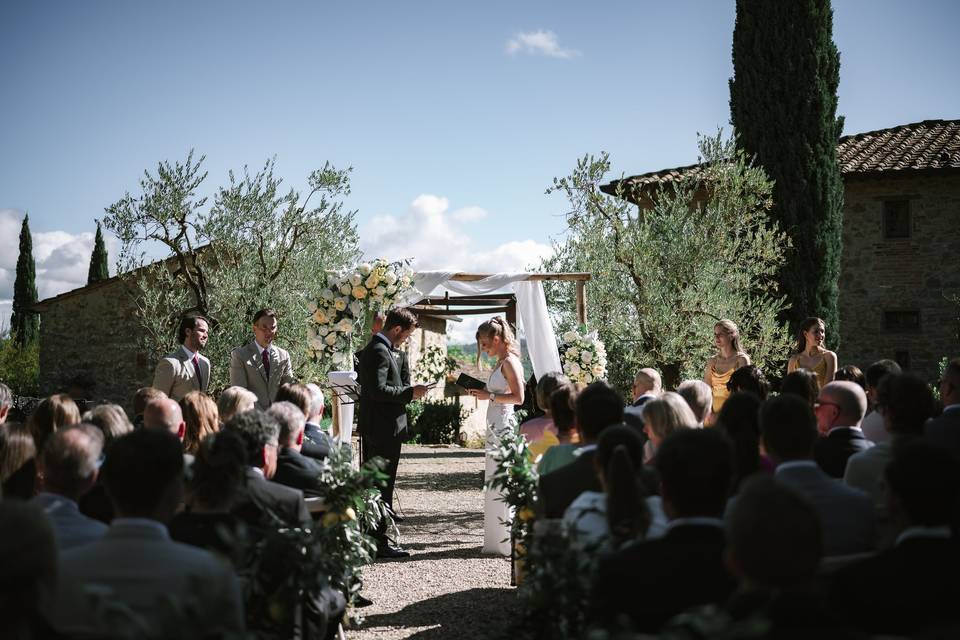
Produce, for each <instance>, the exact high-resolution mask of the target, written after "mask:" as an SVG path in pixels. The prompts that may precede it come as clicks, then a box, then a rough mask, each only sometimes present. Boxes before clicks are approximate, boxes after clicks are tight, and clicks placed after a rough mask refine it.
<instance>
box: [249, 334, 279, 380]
mask: <svg viewBox="0 0 960 640" xmlns="http://www.w3.org/2000/svg"><path fill="white" fill-rule="evenodd" d="M272 348H273V345H270V347H269V349H271V350H272ZM249 349H250V361H251V362H253V366H254V368H255V369H256V370H257V373H259V374H260V378H261V379H262V380H263V384H265V385H269V384H270V381H269V380H268V379H267V372H266V370H265V369H264V368H263V358H261V357H260V348H259V347H258V346H257V341H256V340H254V341H253V342H251V343H250V347H249ZM270 355H271V356H272V355H273V354H272V353H271V354H270ZM270 364H271V365H272V364H273V357H270Z"/></svg>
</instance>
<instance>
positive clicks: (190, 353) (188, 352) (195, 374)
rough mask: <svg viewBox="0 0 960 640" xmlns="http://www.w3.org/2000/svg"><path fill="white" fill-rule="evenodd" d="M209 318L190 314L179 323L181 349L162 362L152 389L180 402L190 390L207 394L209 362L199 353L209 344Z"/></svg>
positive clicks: (178, 334) (154, 378)
mask: <svg viewBox="0 0 960 640" xmlns="http://www.w3.org/2000/svg"><path fill="white" fill-rule="evenodd" d="M208 330H209V328H208V325H207V319H206V318H204V317H203V316H201V315H197V314H189V315H186V316H184V317H183V318H182V319H181V320H180V327H179V328H178V329H177V341H178V342H179V343H180V348H179V349H177V350H176V351H174V352H173V353H171V354H168V355H166V356H164V357H163V358H161V359H160V362H158V363H157V369H156V371H155V372H154V374H153V387H154V388H155V389H159V390H160V391H163V392H164V393H165V394H167V395H168V396H170V397H171V398H173V399H174V400H176V401H177V402H179V401H180V400H181V399H182V398H183V397H184V396H185V395H187V394H188V393H190V392H191V391H200V392H202V393H206V392H207V389H208V387H209V386H210V360H208V359H207V357H206V356H204V355H203V354H201V353H200V350H201V349H203V348H204V347H205V346H206V345H207V332H208Z"/></svg>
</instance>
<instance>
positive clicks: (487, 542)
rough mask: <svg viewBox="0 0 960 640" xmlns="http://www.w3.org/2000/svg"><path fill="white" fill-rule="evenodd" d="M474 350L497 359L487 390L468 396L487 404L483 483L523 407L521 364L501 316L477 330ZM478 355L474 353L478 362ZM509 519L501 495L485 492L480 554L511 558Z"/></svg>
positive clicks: (487, 477) (492, 471) (511, 336)
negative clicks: (515, 407) (515, 411)
mask: <svg viewBox="0 0 960 640" xmlns="http://www.w3.org/2000/svg"><path fill="white" fill-rule="evenodd" d="M477 347H478V350H481V351H483V352H484V353H486V354H487V355H489V356H491V357H494V358H496V359H497V365H496V367H494V369H493V373H491V374H490V379H489V380H488V381H487V388H486V390H477V389H473V390H471V391H470V395H472V396H475V397H477V398H479V399H480V400H489V404H488V405H487V455H486V472H485V474H484V480H486V481H489V480H490V478H491V476H493V473H494V470H495V467H496V464H495V462H494V460H493V452H494V451H496V450H497V448H498V447H499V444H500V439H501V438H502V437H503V436H504V435H507V434H510V433H512V432H513V431H514V430H515V428H516V427H515V426H514V421H513V405H515V404H523V389H524V387H523V367H522V365H521V364H520V345H519V344H518V343H517V339H516V338H514V336H513V331H512V330H511V329H510V325H509V324H507V321H506V320H504V319H503V318H502V317H501V316H497V317H495V318H492V319H490V320H487V321H486V322H484V323H483V324H481V325H480V327H479V328H478V329H477ZM479 357H480V354H479V353H477V358H478V359H479ZM509 517H510V510H509V507H508V506H507V504H506V503H505V502H503V501H502V500H501V499H500V493H499V492H497V491H494V490H491V489H487V490H486V491H484V494H483V553H490V554H498V555H504V556H508V555H510V540H509V538H510V531H509V529H508V528H507V526H506V524H505V521H506V520H507V519H508V518H509Z"/></svg>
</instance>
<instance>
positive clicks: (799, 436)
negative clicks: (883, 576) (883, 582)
mask: <svg viewBox="0 0 960 640" xmlns="http://www.w3.org/2000/svg"><path fill="white" fill-rule="evenodd" d="M816 424H817V423H816V418H814V415H813V411H812V410H811V409H810V405H809V404H807V403H806V402H804V401H803V398H800V397H799V396H795V395H792V394H781V395H779V396H777V397H775V398H771V399H769V400H767V401H766V402H765V403H764V404H763V406H762V407H761V408H760V432H761V434H762V438H763V445H764V447H765V448H766V451H767V454H768V455H769V456H770V458H771V459H772V460H773V461H774V462H775V463H776V464H777V470H776V473H775V475H774V478H775V479H776V481H777V482H779V483H781V484H782V485H784V486H787V487H790V488H791V489H793V490H795V491H796V492H797V493H799V494H801V495H803V496H804V497H806V498H807V499H808V500H809V501H810V502H811V504H812V505H813V508H814V509H815V510H816V511H817V514H818V515H819V516H820V524H821V526H822V527H823V551H824V555H827V556H839V555H849V554H854V553H865V552H868V551H873V549H874V548H875V546H876V540H877V517H876V512H875V510H874V506H873V500H871V499H870V496H869V495H867V494H866V493H864V492H863V491H859V490H857V489H853V488H851V487H848V486H847V485H845V484H843V483H842V482H841V481H840V480H836V479H834V478H831V477H830V476H828V475H827V474H826V472H824V471H823V470H822V469H821V468H820V467H819V466H817V463H816V462H814V460H813V448H814V443H815V442H816V440H817V426H816Z"/></svg>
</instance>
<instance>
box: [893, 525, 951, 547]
mask: <svg viewBox="0 0 960 640" xmlns="http://www.w3.org/2000/svg"><path fill="white" fill-rule="evenodd" d="M910 538H942V539H948V538H950V527H949V526H948V525H944V526H942V527H907V528H906V529H904V530H903V532H902V533H901V534H900V535H899V536H897V541H896V542H895V543H894V545H899V544H900V543H901V542H903V541H904V540H909V539H910Z"/></svg>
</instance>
